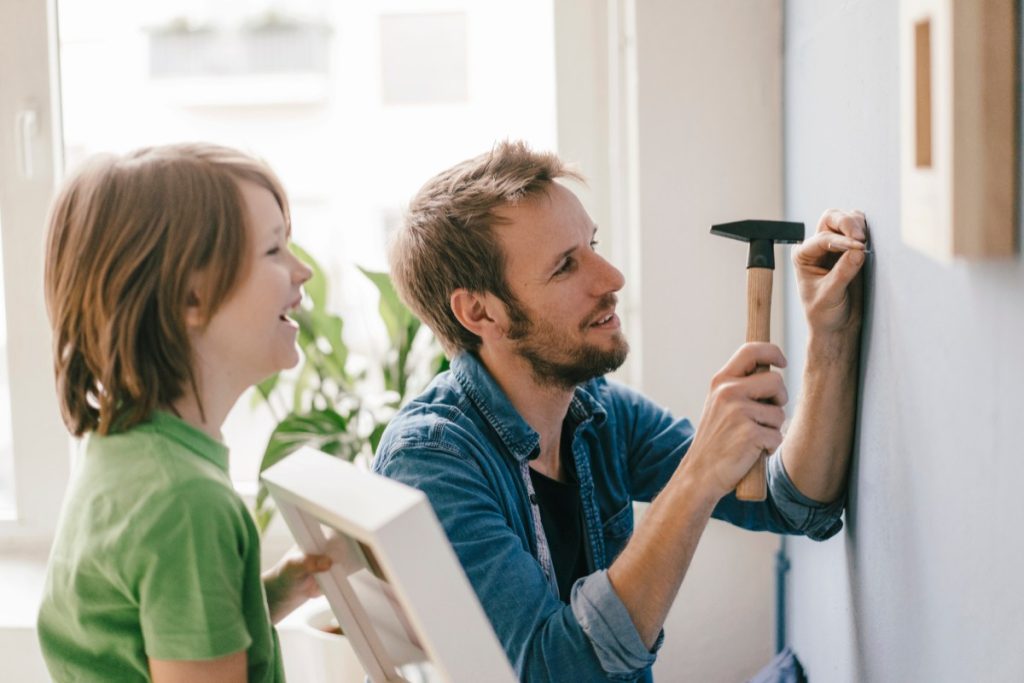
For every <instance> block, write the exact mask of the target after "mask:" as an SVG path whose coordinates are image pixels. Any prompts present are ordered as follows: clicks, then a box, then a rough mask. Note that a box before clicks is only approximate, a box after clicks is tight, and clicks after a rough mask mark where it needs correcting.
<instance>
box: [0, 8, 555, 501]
mask: <svg viewBox="0 0 1024 683" xmlns="http://www.w3.org/2000/svg"><path fill="white" fill-rule="evenodd" d="M553 11H554V10H553V0H522V1H521V2H517V3H494V2H489V1H488V0H451V1H448V2H438V1H434V0H380V1H379V2H372V3H371V2H362V1H360V0H339V1H336V2H335V1H331V0H289V1H288V2H281V1H273V0H224V1H222V2H218V3H207V2H205V1H200V0H172V1H168V2H163V3H137V2H132V1H130V0H58V19H59V26H58V28H59V35H60V57H61V60H60V66H61V87H62V104H63V119H64V131H63V133H64V143H65V158H66V166H67V168H68V169H69V170H70V169H73V168H74V166H76V165H77V164H78V163H80V162H81V161H82V160H83V159H84V158H86V157H87V156H89V155H91V154H94V153H97V152H126V151H129V150H131V149H134V148H137V147H141V146H145V145H152V144H162V143H170V142H180V141H186V140H207V141H211V142H217V143H221V144H226V145H231V146H235V147H239V148H241V149H244V150H247V151H249V152H251V153H254V154H256V155H258V156H260V157H262V158H263V159H265V160H267V161H268V162H269V163H270V165H271V166H272V167H273V168H274V170H275V171H276V172H277V173H278V175H279V176H280V177H281V179H282V181H283V182H284V185H285V187H286V189H287V191H288V193H289V197H290V199H291V206H292V218H293V239H294V240H295V241H296V242H297V243H298V244H299V245H301V246H302V247H303V248H304V249H306V250H307V251H309V252H310V253H311V254H312V255H313V256H314V257H315V258H316V259H317V260H318V261H319V262H320V263H321V265H322V266H324V268H325V271H326V272H327V274H328V277H329V279H330V283H331V287H332V290H331V295H332V301H333V306H332V307H333V308H334V309H335V310H336V311H338V312H340V313H341V315H343V317H344V318H345V335H346V341H347V342H348V343H349V345H350V346H351V347H353V348H356V349H363V350H367V351H369V352H371V353H372V352H373V349H374V348H378V347H380V346H381V345H382V344H381V343H382V341H383V339H384V331H383V328H382V326H381V325H380V323H379V321H378V319H377V315H376V310H375V309H376V290H375V289H374V288H373V286H372V285H371V284H370V283H369V282H368V281H367V280H366V279H365V278H364V277H363V276H362V275H361V274H360V273H359V272H358V271H357V270H356V266H362V267H365V268H369V269H373V270H384V269H385V268H386V256H385V245H386V241H387V237H388V235H389V233H390V232H391V231H393V230H394V228H395V227H396V226H397V225H399V224H400V222H401V218H402V213H403V211H404V206H405V204H406V202H407V201H408V199H409V198H411V196H412V195H413V194H414V193H415V192H416V190H417V189H418V188H419V187H420V186H421V185H422V184H423V183H424V182H425V181H426V180H427V179H429V178H430V177H431V176H433V175H434V174H436V173H437V172H439V171H441V170H443V169H445V168H447V167H448V166H450V165H452V164H454V163H456V162H458V161H461V160H463V159H466V158H468V157H470V156H474V155H476V154H479V153H481V152H483V151H486V150H487V149H489V148H490V147H491V146H492V145H493V144H494V143H495V142H497V141H499V140H502V139H506V138H513V139H514V138H521V139H525V140H527V141H528V142H530V144H532V145H533V146H534V147H536V148H541V149H555V148H556V146H557V140H556V133H555V131H556V118H555V115H556V112H555V75H554V71H555V69H554V60H555V56H554V26H553ZM0 383H2V375H0ZM0 392H2V385H0ZM0 395H2V394H0ZM3 400H5V399H4V398H2V397H0V409H2V407H3V405H4V404H3V403H2V401H3ZM2 419H3V415H2V411H0V420H2ZM272 426H273V422H272V420H271V419H270V418H269V414H266V413H265V408H260V407H256V408H254V407H253V406H252V401H251V400H249V398H248V397H243V399H242V400H241V401H239V404H238V406H237V407H236V409H235V410H234V411H233V413H232V414H231V415H230V416H229V418H228V422H227V424H226V425H225V429H224V434H225V439H226V440H227V442H228V445H229V446H230V447H231V450H232V458H231V469H232V477H233V478H234V479H235V481H236V482H237V483H239V484H241V485H243V487H244V486H245V485H246V484H248V485H249V486H252V485H253V484H254V482H255V478H256V474H257V469H258V463H259V460H260V457H261V456H262V449H263V445H264V443H265V441H266V438H267V436H268V435H269V431H270V429H271V428H272ZM2 447H3V442H2V441H0V448H2ZM0 465H2V460H0ZM3 483H4V482H3V478H2V473H0V495H2V491H3V490H4V489H3Z"/></svg>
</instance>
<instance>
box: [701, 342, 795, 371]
mask: <svg viewBox="0 0 1024 683" xmlns="http://www.w3.org/2000/svg"><path fill="white" fill-rule="evenodd" d="M759 365H774V366H775V367H777V368H784V367H786V357H785V356H784V355H783V354H782V349H780V348H779V347H778V346H776V345H775V344H770V343H768V342H747V343H746V344H744V345H743V346H741V347H740V348H739V349H737V351H736V353H734V354H733V355H732V358H730V359H729V360H728V361H727V362H726V364H725V366H723V367H722V369H721V370H719V371H718V374H717V375H715V377H716V379H717V378H724V377H746V376H747V375H749V374H751V373H752V372H754V371H755V370H757V366H759Z"/></svg>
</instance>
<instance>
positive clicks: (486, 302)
mask: <svg viewBox="0 0 1024 683" xmlns="http://www.w3.org/2000/svg"><path fill="white" fill-rule="evenodd" d="M449 305H450V306H451V307H452V314H454V315H455V318H456V319H457V320H458V321H459V322H460V323H461V324H462V326H463V327H465V328H466V329H467V330H469V331H470V332H472V333H473V334H475V335H476V336H478V337H480V338H481V339H484V340H486V339H496V338H498V337H501V336H503V335H504V334H505V331H506V330H507V329H508V315H507V313H506V311H505V306H504V305H503V304H502V303H501V301H499V300H498V298H497V297H495V296H494V295H493V294H490V293H486V292H485V293H480V292H471V291H469V290H468V289H462V288H460V289H456V290H455V291H454V292H452V296H451V299H449Z"/></svg>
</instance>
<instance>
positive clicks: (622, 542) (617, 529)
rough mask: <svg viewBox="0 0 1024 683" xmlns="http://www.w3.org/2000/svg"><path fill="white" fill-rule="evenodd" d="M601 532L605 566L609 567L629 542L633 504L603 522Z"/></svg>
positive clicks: (629, 503)
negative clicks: (602, 534)
mask: <svg viewBox="0 0 1024 683" xmlns="http://www.w3.org/2000/svg"><path fill="white" fill-rule="evenodd" d="M602 532H603V533H604V553H605V560H606V565H605V566H611V564H612V562H614V561H615V558H616V557H618V556H619V553H620V552H622V549H623V548H625V547H626V543H627V542H629V537H630V536H632V535H633V503H632V502H628V503H626V505H625V506H624V507H623V508H622V509H621V510H619V511H618V512H616V513H615V514H614V515H612V516H611V517H609V518H608V520H607V521H605V523H604V525H603V527H602Z"/></svg>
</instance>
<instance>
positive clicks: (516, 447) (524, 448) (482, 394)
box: [451, 351, 607, 462]
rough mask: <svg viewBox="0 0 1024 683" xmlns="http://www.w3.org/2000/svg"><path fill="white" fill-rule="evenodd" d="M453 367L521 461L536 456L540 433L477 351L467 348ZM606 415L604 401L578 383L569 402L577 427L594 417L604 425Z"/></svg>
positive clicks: (493, 425)
mask: <svg viewBox="0 0 1024 683" xmlns="http://www.w3.org/2000/svg"><path fill="white" fill-rule="evenodd" d="M451 371H452V375H453V376H454V377H455V379H456V381H457V382H458V383H459V386H460V387H461V388H462V390H463V391H464V392H465V393H466V395H467V396H468V397H469V399H470V401H472V402H473V405H475V406H476V408H477V410H479V411H480V414H481V415H483V416H484V419H485V420H487V423H488V424H489V425H490V426H491V429H493V430H494V432H495V433H496V434H497V435H498V437H499V438H500V439H501V441H502V443H503V444H504V445H505V447H506V448H508V450H509V452H510V453H511V454H512V457H513V458H515V459H516V461H517V462H523V461H526V460H532V459H533V458H536V457H537V455H539V446H540V436H539V435H538V434H537V432H536V431H534V430H533V428H532V427H530V425H529V424H527V422H526V420H524V419H523V417H522V416H521V415H520V414H519V411H517V410H516V408H515V406H513V405H512V402H511V401H509V400H508V396H506V395H505V392H504V391H503V390H502V388H501V387H500V386H499V385H498V383H497V382H496V381H495V380H494V378H493V377H492V376H491V373H490V372H488V371H487V368H486V367H484V364H483V363H482V362H480V359H479V358H477V356H476V355H475V354H473V353H469V352H467V351H464V352H462V353H460V354H458V355H457V356H455V358H453V359H452V363H451ZM590 384H591V383H590V382H588V383H587V384H586V385H585V386H588V387H589V386H590ZM606 417H607V412H606V411H605V409H604V408H603V407H602V406H601V404H600V403H598V402H597V400H596V399H595V398H594V397H593V396H592V395H591V394H590V393H589V392H588V391H587V390H585V389H584V388H583V387H576V391H575V394H574V395H573V398H572V402H571V403H570V404H569V418H570V419H571V420H572V422H573V423H574V424H573V428H574V429H575V428H576V427H577V426H578V425H580V424H582V423H584V422H586V421H587V420H590V419H591V418H593V419H594V421H595V423H596V424H598V425H601V424H603V423H604V421H605V418H606Z"/></svg>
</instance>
